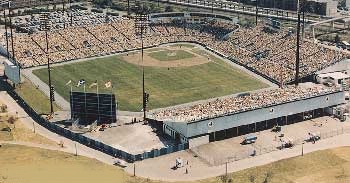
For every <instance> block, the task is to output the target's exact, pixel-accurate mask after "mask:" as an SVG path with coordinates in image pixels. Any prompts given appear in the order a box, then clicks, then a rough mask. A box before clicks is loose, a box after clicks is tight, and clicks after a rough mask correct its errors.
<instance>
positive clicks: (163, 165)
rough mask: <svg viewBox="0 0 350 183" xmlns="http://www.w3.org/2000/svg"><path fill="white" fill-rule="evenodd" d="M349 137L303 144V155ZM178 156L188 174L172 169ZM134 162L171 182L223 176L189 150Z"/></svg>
mask: <svg viewBox="0 0 350 183" xmlns="http://www.w3.org/2000/svg"><path fill="white" fill-rule="evenodd" d="M349 139H350V134H342V135H339V136H336V137H332V138H328V139H324V140H320V141H318V142H316V144H312V143H307V144H304V153H305V154H306V153H310V152H313V151H318V150H324V149H329V148H335V147H342V146H350V141H349ZM300 155H301V145H299V146H295V147H294V148H292V149H286V150H281V151H274V152H271V153H268V154H263V155H259V156H255V157H252V158H248V159H243V160H240V161H236V162H232V163H229V164H228V172H230V173H231V172H236V171H240V170H244V169H247V168H251V167H256V166H261V165H265V164H268V163H272V162H275V161H278V160H281V159H286V158H290V157H295V156H300ZM178 157H181V158H182V159H184V160H185V162H186V161H187V160H188V161H189V165H185V168H187V169H188V172H189V173H188V174H185V171H186V169H185V168H180V169H178V170H172V169H171V167H173V166H174V165H175V159H176V158H178ZM135 165H136V176H141V177H145V178H150V179H156V180H162V181H171V182H172V181H194V180H199V179H206V178H210V177H215V176H219V175H223V174H224V173H225V165H220V166H209V165H207V164H205V163H204V162H203V161H202V160H200V159H199V158H194V157H193V154H192V153H190V152H186V151H181V152H177V153H173V154H170V155H167V156H163V157H158V158H154V159H147V160H144V161H141V162H137V163H136V164H135ZM126 171H127V172H128V173H130V174H131V173H132V172H133V167H127V168H126Z"/></svg>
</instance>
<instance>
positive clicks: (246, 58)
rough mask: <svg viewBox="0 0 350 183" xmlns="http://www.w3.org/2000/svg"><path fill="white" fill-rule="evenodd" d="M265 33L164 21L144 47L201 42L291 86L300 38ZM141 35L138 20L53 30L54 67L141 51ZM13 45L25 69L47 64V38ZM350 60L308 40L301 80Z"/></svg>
mask: <svg viewBox="0 0 350 183" xmlns="http://www.w3.org/2000/svg"><path fill="white" fill-rule="evenodd" d="M265 28H266V27H265V26H264V25H259V26H256V27H254V28H238V26H237V25H233V24H229V23H224V22H210V23H206V24H199V23H186V24H184V23H181V21H169V22H162V23H158V24H150V26H149V29H148V31H147V33H146V34H145V35H144V46H146V47H150V46H157V45H160V44H164V43H169V42H177V41H191V42H197V43H201V44H203V45H206V46H207V47H209V48H211V49H212V50H215V51H217V52H219V53H221V54H222V55H224V56H226V57H228V58H230V59H231V60H235V61H237V62H240V63H241V64H242V65H245V66H247V67H250V68H252V69H254V70H255V71H257V72H260V73H261V74H263V75H266V76H267V77H269V78H271V79H273V80H275V81H277V82H280V83H287V82H290V81H292V80H293V78H294V73H295V72H294V70H295V50H296V44H295V35H294V34H293V33H291V32H290V30H287V29H282V30H280V31H277V32H275V33H271V32H266V31H265ZM136 32H137V30H136V28H135V22H134V20H132V19H126V18H119V19H116V20H114V21H110V22H108V23H102V24H98V25H85V26H80V27H68V28H66V29H61V30H53V31H50V32H49V33H48V34H49V35H48V37H49V53H50V54H49V57H50V62H62V61H68V60H74V59H80V58H87V57H92V56H99V55H107V54H113V53H117V52H123V51H127V50H132V49H137V48H140V47H141V41H140V37H139V35H137V34H136ZM3 37H4V36H3ZM3 40H4V39H3ZM14 41H15V43H14V45H15V47H16V49H15V56H16V59H17V60H18V61H19V62H20V63H21V64H22V66H23V67H31V66H37V65H44V64H46V63H47V58H46V54H45V52H46V42H45V33H42V32H38V33H35V34H29V35H28V34H15V36H14ZM3 44H4V45H6V44H5V43H3ZM10 45H11V44H10ZM348 56H349V55H345V54H344V53H343V52H339V51H334V50H331V49H328V48H324V47H321V46H319V45H317V44H314V43H311V42H307V41H304V42H302V44H301V61H300V63H301V64H300V73H301V76H307V75H309V74H312V73H313V72H315V71H318V70H320V69H322V68H325V67H328V66H329V65H331V64H334V63H335V62H338V61H340V60H342V59H344V58H346V57H348Z"/></svg>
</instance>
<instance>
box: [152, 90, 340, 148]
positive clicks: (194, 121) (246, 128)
mask: <svg viewBox="0 0 350 183" xmlns="http://www.w3.org/2000/svg"><path fill="white" fill-rule="evenodd" d="M344 103H345V92H344V91H343V89H342V88H336V87H326V86H324V85H321V84H320V85H319V84H312V83H305V84H302V85H301V86H299V87H294V86H289V87H286V88H283V89H274V90H269V91H265V92H258V93H252V94H249V93H247V94H245V95H240V96H234V97H225V98H218V99H213V100H211V101H208V102H201V103H197V104H193V105H189V106H186V107H183V106H181V107H172V108H168V109H162V110H159V111H156V112H154V113H153V114H152V115H151V116H150V118H151V119H152V120H155V121H158V122H162V123H163V130H164V132H165V133H167V134H168V135H170V136H171V137H172V138H173V139H175V140H177V141H179V142H182V143H189V146H190V147H195V146H198V145H201V144H205V143H208V142H213V141H216V140H223V139H226V138H231V137H235V136H240V135H244V134H248V133H253V132H256V131H262V130H265V129H270V128H272V127H274V126H276V125H280V126H282V125H287V124H292V123H295V122H299V121H303V120H304V119H306V118H305V116H307V117H308V118H314V117H319V116H323V115H325V111H326V109H327V108H329V107H333V106H337V105H340V104H344Z"/></svg>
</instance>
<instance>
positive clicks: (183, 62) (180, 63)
mask: <svg viewBox="0 0 350 183" xmlns="http://www.w3.org/2000/svg"><path fill="white" fill-rule="evenodd" d="M192 49H193V48H188V47H182V48H178V47H170V46H163V47H161V48H160V49H157V50H154V49H150V50H146V51H145V53H146V54H145V55H144V60H143V63H141V61H140V58H141V52H132V53H128V54H125V55H124V56H123V59H124V60H125V61H127V62H129V63H132V64H135V65H140V66H150V67H190V66H195V65H201V64H206V63H208V62H210V61H211V60H210V59H208V58H207V57H204V56H202V55H199V54H197V53H195V52H193V51H192ZM166 50H168V51H172V50H173V51H175V50H184V51H187V52H190V53H191V54H193V55H194V57H193V58H187V59H180V60H173V61H160V60H157V59H155V58H152V57H150V56H149V55H148V54H147V53H151V52H157V51H166Z"/></svg>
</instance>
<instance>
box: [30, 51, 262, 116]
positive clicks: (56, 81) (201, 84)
mask: <svg viewBox="0 0 350 183" xmlns="http://www.w3.org/2000/svg"><path fill="white" fill-rule="evenodd" d="M33 73H34V74H35V75H36V76H38V77H39V78H40V79H41V80H43V81H44V82H46V83H47V82H48V80H47V71H46V69H38V70H34V71H33ZM51 73H52V83H53V85H54V86H55V88H56V91H57V92H58V93H59V94H61V95H62V96H63V97H64V98H65V99H67V100H69V90H70V88H69V87H68V86H65V84H66V83H67V82H68V81H69V80H72V81H73V83H74V85H76V83H77V81H78V80H80V79H85V80H86V82H87V86H88V85H89V84H91V83H92V82H94V81H95V80H98V82H99V85H100V87H99V91H100V92H112V91H111V90H107V89H105V88H104V87H103V83H104V82H106V81H108V80H111V81H112V82H113V84H114V88H113V92H115V93H116V94H117V99H118V102H119V109H120V110H127V111H140V110H141V108H142V75H141V73H142V70H141V68H140V67H139V66H137V65H134V64H131V63H128V62H126V61H124V60H122V57H121V56H110V57H105V58H97V59H93V60H89V61H84V62H79V63H72V64H65V65H61V66H56V67H54V68H53V71H52V72H51ZM145 87H146V91H147V92H148V93H150V101H149V109H154V108H160V107H167V106H173V105H176V104H182V103H187V102H192V101H197V100H201V99H208V98H213V97H218V96H224V95H229V94H233V93H238V92H245V91H251V90H256V89H260V88H264V87H268V85H267V84H265V83H263V82H261V81H260V80H258V79H256V78H254V77H252V76H250V75H248V74H247V73H245V72H243V71H241V70H239V69H235V68H233V67H232V66H230V65H228V64H227V63H225V62H224V61H222V60H216V61H215V62H210V63H207V64H202V65H196V66H191V67H177V68H167V67H145ZM86 88H87V91H95V90H96V89H94V88H93V89H89V88H88V87H86ZM73 89H74V90H82V87H81V88H76V87H75V86H74V87H73Z"/></svg>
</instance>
